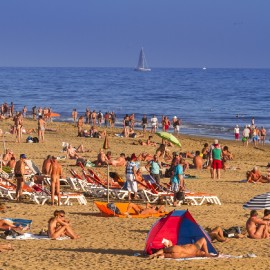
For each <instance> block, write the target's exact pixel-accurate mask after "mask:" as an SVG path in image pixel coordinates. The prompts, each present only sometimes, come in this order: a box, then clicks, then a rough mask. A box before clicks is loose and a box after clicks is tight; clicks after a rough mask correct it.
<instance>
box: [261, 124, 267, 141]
mask: <svg viewBox="0 0 270 270" xmlns="http://www.w3.org/2000/svg"><path fill="white" fill-rule="evenodd" d="M260 133H261V139H260V142H261V144H262V145H265V138H266V129H265V128H264V127H261V130H260Z"/></svg>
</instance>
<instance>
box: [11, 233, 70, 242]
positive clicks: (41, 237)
mask: <svg viewBox="0 0 270 270" xmlns="http://www.w3.org/2000/svg"><path fill="white" fill-rule="evenodd" d="M69 239H70V237H68V236H63V237H58V238H57V239H56V240H69ZM6 240H54V239H51V238H49V237H48V236H47V235H39V234H32V233H24V234H22V235H17V236H15V237H14V236H12V235H8V236H7V237H6Z"/></svg>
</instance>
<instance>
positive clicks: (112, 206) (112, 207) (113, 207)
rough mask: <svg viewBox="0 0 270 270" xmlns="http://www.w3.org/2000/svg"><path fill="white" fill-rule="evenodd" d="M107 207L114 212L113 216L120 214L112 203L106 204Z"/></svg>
mask: <svg viewBox="0 0 270 270" xmlns="http://www.w3.org/2000/svg"><path fill="white" fill-rule="evenodd" d="M107 207H108V208H109V209H110V210H112V211H113V212H114V214H115V215H120V214H121V212H120V210H119V208H118V207H117V206H116V205H115V204H114V203H108V204H107Z"/></svg>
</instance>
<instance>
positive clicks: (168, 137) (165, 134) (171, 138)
mask: <svg viewBox="0 0 270 270" xmlns="http://www.w3.org/2000/svg"><path fill="white" fill-rule="evenodd" d="M156 134H157V135H158V136H159V137H160V138H162V139H164V140H167V141H169V142H171V143H173V144H175V145H177V146H179V147H181V143H180V142H179V140H178V139H177V138H176V137H174V136H173V135H172V134H171V133H168V132H165V131H161V132H156Z"/></svg>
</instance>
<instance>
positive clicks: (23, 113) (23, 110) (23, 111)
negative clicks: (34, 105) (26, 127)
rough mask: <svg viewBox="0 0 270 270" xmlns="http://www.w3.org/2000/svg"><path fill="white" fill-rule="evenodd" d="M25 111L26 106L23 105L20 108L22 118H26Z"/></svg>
mask: <svg viewBox="0 0 270 270" xmlns="http://www.w3.org/2000/svg"><path fill="white" fill-rule="evenodd" d="M26 113H27V107H26V106H24V107H23V109H22V116H23V118H26Z"/></svg>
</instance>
